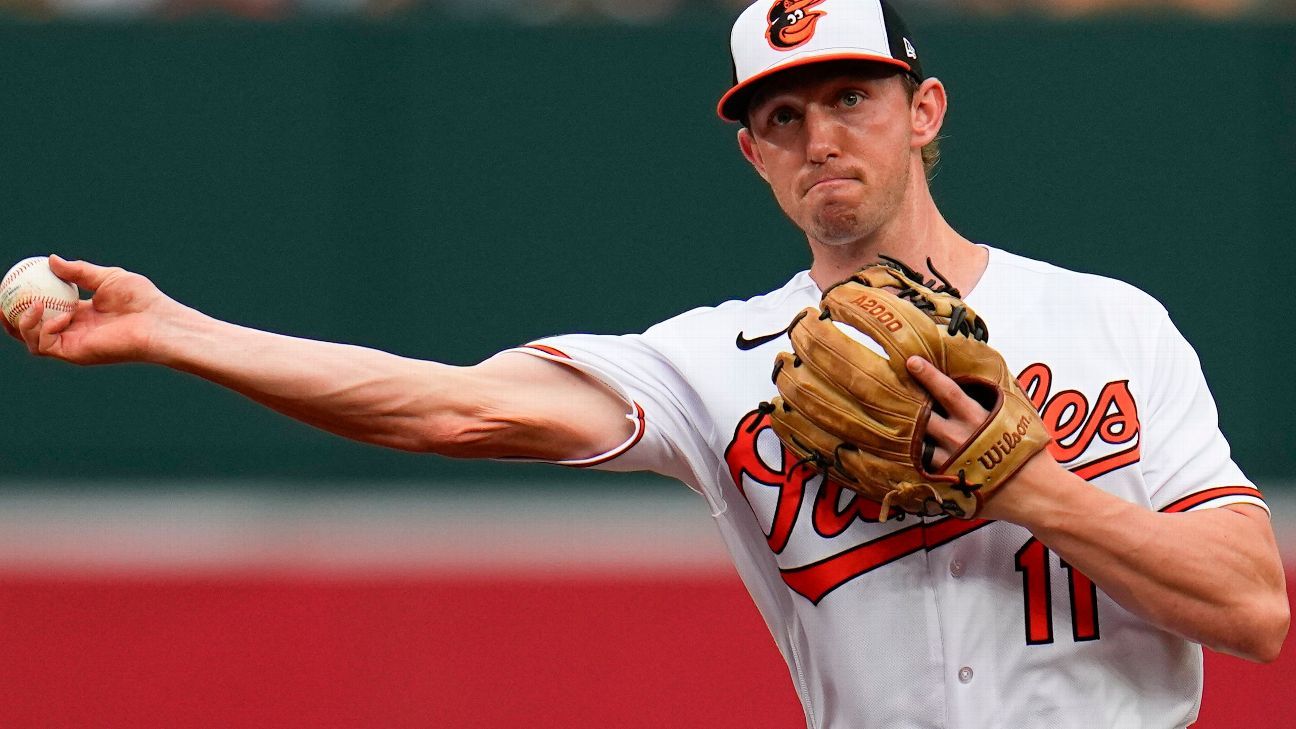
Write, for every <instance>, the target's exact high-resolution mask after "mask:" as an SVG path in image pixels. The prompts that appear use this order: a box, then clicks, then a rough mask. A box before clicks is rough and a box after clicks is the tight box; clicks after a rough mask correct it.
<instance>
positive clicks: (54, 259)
mask: <svg viewBox="0 0 1296 729" xmlns="http://www.w3.org/2000/svg"><path fill="white" fill-rule="evenodd" d="M49 263H50V270H51V271H53V272H54V275H55V276H58V277H59V278H61V279H63V280H64V281H67V282H69V283H74V284H76V285H77V286H79V287H81V288H82V289H87V290H89V291H97V290H98V289H99V287H100V286H103V284H104V281H107V280H108V277H109V276H111V275H112V274H114V273H116V272H117V271H118V270H120V269H116V268H107V267H105V266H96V265H95V264H93V263H89V262H88V261H69V260H67V259H65V258H61V257H59V256H58V255H57V254H53V253H51V254H50V257H49Z"/></svg>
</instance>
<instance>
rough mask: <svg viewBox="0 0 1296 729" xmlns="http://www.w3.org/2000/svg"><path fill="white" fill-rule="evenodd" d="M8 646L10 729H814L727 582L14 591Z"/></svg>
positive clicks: (1221, 694)
mask: <svg viewBox="0 0 1296 729" xmlns="http://www.w3.org/2000/svg"><path fill="white" fill-rule="evenodd" d="M1291 582H1292V580H1291V578H1289V580H1288V583H1289V584H1291ZM0 630H2V631H3V638H2V641H0V646H2V647H0V655H2V656H3V660H0V726H2V727H5V728H6V729H7V728H10V727H18V728H23V727H113V728H116V727H121V728H123V729H124V728H126V727H130V728H131V729H139V728H141V727H181V726H182V727H197V728H201V727H260V726H267V727H270V726H273V727H280V728H291V727H350V728H355V727H383V728H391V729H396V728H400V727H437V726H448V727H500V728H504V727H507V728H509V729H512V728H514V727H540V728H543V727H564V728H568V727H625V728H637V727H644V728H645V729H646V728H648V727H654V728H660V727H708V728H710V729H726V728H729V727H733V728H734V729H737V728H738V727H743V728H744V729H746V728H748V727H800V726H804V720H803V719H802V717H801V712H800V709H799V707H798V705H797V703H796V699H795V696H794V694H793V692H792V688H791V682H790V680H789V679H788V676H787V672H786V669H785V667H784V664H783V662H782V659H781V658H780V657H779V656H778V654H777V652H776V651H775V649H774V646H773V642H772V640H771V639H770V637H769V635H768V632H767V631H766V629H765V626H764V624H763V623H762V622H761V620H760V617H759V616H758V614H757V613H756V610H755V608H754V607H753V605H752V604H751V602H750V600H749V599H748V597H747V595H746V592H745V591H744V590H743V588H742V586H741V584H740V583H739V582H738V581H737V578H736V577H735V576H734V575H733V574H732V573H729V572H719V573H715V574H701V573H699V574H694V575H689V576H682V577H681V576H671V577H655V576H634V577H630V578H623V579H607V578H595V577H588V578H575V579H557V580H554V579H548V578H545V579H539V578H527V577H512V578H501V577H499V576H492V577H490V578H480V579H476V578H465V577H442V578H434V577H424V578H417V579H415V578H391V579H372V580H364V579H356V578H348V579H325V578H313V579H304V578H293V577H287V576H282V577H276V576H264V575H263V576H255V577H249V576H239V575H226V576H224V577H209V578H204V579H201V580H176V579H171V580H162V579H159V580H146V579H140V578H121V579H114V578H103V577H100V578H86V579H77V578H66V577H64V578H51V577H47V576H46V577H29V576H22V575H16V574H14V575H9V576H8V577H5V578H3V579H0ZM1293 669H1296V649H1292V648H1291V647H1290V646H1289V648H1288V650H1286V651H1285V652H1284V653H1283V656H1282V658H1281V659H1280V661H1279V662H1278V663H1277V664H1275V665H1270V666H1255V665H1252V664H1248V663H1245V662H1243V661H1238V660H1235V659H1231V658H1227V657H1222V656H1217V655H1213V654H1208V657H1207V688H1206V696H1205V701H1204V708H1203V711H1202V720H1201V721H1200V722H1199V723H1198V724H1197V726H1198V727H1205V728H1208V729H1209V728H1215V727H1222V728H1228V727H1243V726H1245V727H1249V728H1250V729H1266V728H1269V727H1272V728H1274V729H1277V728H1278V727H1289V726H1291V725H1292V724H1291V717H1293V716H1296V692H1292V691H1290V690H1288V688H1287V686H1286V681H1284V680H1283V678H1284V677H1286V676H1290V675H1293V673H1292V672H1293Z"/></svg>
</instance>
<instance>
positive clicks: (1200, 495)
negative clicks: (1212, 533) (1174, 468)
mask: <svg viewBox="0 0 1296 729" xmlns="http://www.w3.org/2000/svg"><path fill="white" fill-rule="evenodd" d="M1227 496H1250V497H1251V498H1254V499H1260V500H1261V501H1264V494H1261V493H1260V490H1259V489H1253V488H1251V487H1250V486H1217V487H1215V488H1211V489H1206V490H1205V491H1198V492H1197V493H1195V494H1189V495H1187V496H1185V497H1183V498H1182V499H1179V500H1178V501H1176V502H1174V503H1172V504H1170V505H1169V506H1167V507H1165V508H1163V509H1161V511H1162V512H1164V513H1166V514H1179V513H1182V512H1185V511H1188V510H1189V509H1192V508H1195V507H1198V506H1201V505H1202V504H1204V503H1206V502H1207V501H1214V500H1215V499H1222V498H1225V497H1227Z"/></svg>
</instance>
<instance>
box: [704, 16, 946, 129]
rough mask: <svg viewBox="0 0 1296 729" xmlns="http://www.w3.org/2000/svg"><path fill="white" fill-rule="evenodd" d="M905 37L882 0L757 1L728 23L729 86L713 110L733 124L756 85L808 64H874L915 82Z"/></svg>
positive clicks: (916, 69) (914, 62) (914, 55)
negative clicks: (903, 73)
mask: <svg viewBox="0 0 1296 729" xmlns="http://www.w3.org/2000/svg"><path fill="white" fill-rule="evenodd" d="M910 38H911V36H910V35H909V33H908V31H906V30H905V27H904V22H903V21H901V20H900V16H899V15H897V14H896V12H895V10H894V9H892V8H891V6H890V5H889V4H888V3H887V2H886V0H757V2H755V3H753V4H752V5H751V6H750V7H748V8H747V9H746V10H745V11H743V13H742V15H740V16H738V20H737V21H736V22H735V23H734V27H733V34H732V36H731V38H730V45H731V49H732V52H733V68H734V81H733V87H732V88H731V89H729V91H728V92H727V93H726V94H725V95H724V97H723V98H721V99H720V104H719V107H718V111H719V113H720V116H721V117H722V118H724V119H727V120H729V121H739V120H740V119H742V117H743V115H744V114H745V113H746V106H747V99H748V97H749V96H750V94H751V91H752V87H753V86H754V85H755V84H756V83H757V82H759V81H761V80H762V79H765V78H767V77H769V76H772V75H773V74H775V73H778V72H779V71H783V70H786V69H789V68H795V67H797V66H804V65H807V64H810V63H820V62H823V61H840V60H862V61H876V62H878V63H886V64H890V65H893V66H896V67H898V68H901V69H903V70H905V71H908V72H909V73H911V74H913V75H914V76H915V77H917V78H919V79H921V78H923V75H922V68H921V66H920V65H919V62H918V52H917V50H915V48H914V45H913V43H912V42H911V41H910Z"/></svg>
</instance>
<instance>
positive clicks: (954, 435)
mask: <svg viewBox="0 0 1296 729" xmlns="http://www.w3.org/2000/svg"><path fill="white" fill-rule="evenodd" d="M927 435H928V436H930V437H931V438H932V440H934V441H936V444H937V445H939V446H947V447H951V448H952V447H954V446H958V445H962V443H963V438H964V437H965V434H964V431H963V430H960V429H959V428H958V426H956V425H955V424H954V423H952V422H950V420H949V419H948V418H942V417H941V416H939V415H937V414H936V413H932V414H931V415H930V416H928V418H927Z"/></svg>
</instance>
